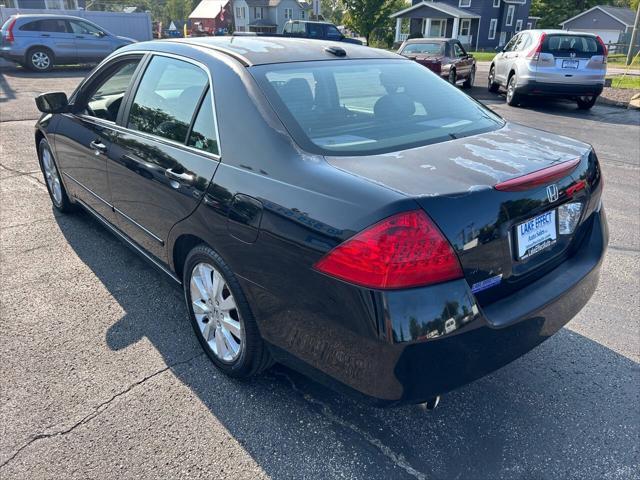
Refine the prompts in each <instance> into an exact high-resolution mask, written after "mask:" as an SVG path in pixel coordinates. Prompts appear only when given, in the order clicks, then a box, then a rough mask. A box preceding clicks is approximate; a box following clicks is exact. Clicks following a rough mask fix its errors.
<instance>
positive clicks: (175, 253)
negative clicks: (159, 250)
mask: <svg viewBox="0 0 640 480" xmlns="http://www.w3.org/2000/svg"><path fill="white" fill-rule="evenodd" d="M198 245H206V246H208V247H209V248H212V249H213V250H215V249H214V248H213V247H212V246H211V245H209V244H208V243H207V242H206V241H204V240H203V239H202V238H200V237H199V236H197V235H193V234H190V233H185V234H182V235H180V236H179V237H178V238H176V240H175V242H174V243H173V247H172V248H171V256H170V259H171V262H172V264H173V265H172V268H173V271H174V272H175V274H176V276H177V277H178V278H179V279H180V280H182V277H183V273H184V272H183V270H184V263H185V260H186V259H187V255H189V252H190V251H191V250H193V249H194V247H196V246H198Z"/></svg>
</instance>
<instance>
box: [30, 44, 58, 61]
mask: <svg viewBox="0 0 640 480" xmlns="http://www.w3.org/2000/svg"><path fill="white" fill-rule="evenodd" d="M36 49H42V50H46V51H47V52H49V54H50V55H51V60H55V59H56V54H55V52H54V51H53V50H52V49H51V48H50V47H47V46H46V45H40V44H38V45H31V46H30V47H29V48H28V49H27V51H26V52H25V54H24V61H25V62H28V61H29V55H30V54H31V52H33V51H34V50H36Z"/></svg>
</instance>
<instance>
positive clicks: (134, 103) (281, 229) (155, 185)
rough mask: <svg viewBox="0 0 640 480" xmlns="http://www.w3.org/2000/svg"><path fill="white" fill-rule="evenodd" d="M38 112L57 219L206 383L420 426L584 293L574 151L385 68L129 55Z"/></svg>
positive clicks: (592, 275)
mask: <svg viewBox="0 0 640 480" xmlns="http://www.w3.org/2000/svg"><path fill="white" fill-rule="evenodd" d="M37 104H38V106H39V108H40V110H41V111H43V112H44V114H43V116H42V117H41V119H40V120H39V121H38V123H37V125H36V130H35V141H36V145H37V149H38V155H39V160H40V165H41V167H42V170H43V173H44V176H45V178H46V183H47V186H48V188H49V193H50V194H51V199H52V201H53V204H54V206H55V208H56V209H58V210H60V211H61V212H70V211H72V210H73V209H74V208H76V207H78V206H81V207H82V208H84V209H85V210H87V211H88V212H90V213H91V214H92V215H94V216H95V217H96V218H97V219H98V220H99V221H101V222H102V223H103V224H104V225H105V226H106V227H107V228H108V229H110V230H111V231H112V232H113V233H115V234H116V235H117V236H118V237H120V238H121V239H122V240H123V241H124V242H126V243H128V244H129V245H130V246H131V247H132V248H133V249H135V250H136V251H137V252H139V253H140V255H142V256H144V257H146V259H147V260H149V261H150V262H151V263H152V264H154V265H155V266H156V267H157V268H159V269H160V270H162V271H163V272H165V273H166V274H167V275H168V276H169V277H170V278H172V279H173V280H174V281H175V282H177V283H178V284H181V285H182V286H183V288H184V295H185V300H186V304H187V308H188V312H189V315H190V317H191V322H192V324H193V328H194V330H195V333H196V335H197V337H198V339H199V341H200V342H201V344H202V346H203V348H204V350H205V351H206V352H207V354H208V355H209V356H210V357H211V359H212V361H213V362H214V363H215V364H216V365H217V366H218V367H219V368H220V369H221V370H222V371H223V372H225V373H226V374H228V375H232V376H236V377H248V376H251V375H255V374H257V373H258V372H260V371H261V370H263V369H265V368H266V367H268V366H269V365H270V364H271V363H272V362H281V363H283V364H286V365H288V366H290V367H291V368H294V369H296V370H299V371H301V372H303V373H305V374H307V375H309V376H311V377H313V378H315V379H317V380H319V381H321V382H323V383H325V384H327V385H329V386H331V387H333V388H336V389H339V390H341V391H344V392H347V393H351V394H354V395H356V396H359V397H360V398H362V399H363V400H369V401H372V402H374V403H376V404H379V405H393V404H403V403H419V402H425V401H427V402H428V401H432V399H434V398H436V397H437V396H438V395H439V394H442V393H444V392H447V391H450V390H452V389H454V388H456V387H459V386H461V385H463V384H465V383H468V382H470V381H472V380H474V379H477V378H479V377H481V376H483V375H485V374H487V373H489V372H491V371H493V370H495V369H497V368H499V367H501V366H503V365H505V364H507V363H508V362H510V361H512V360H514V359H515V358H517V357H519V356H521V355H523V354H524V353H525V352H527V351H529V350H530V349H531V348H533V347H534V346H536V345H538V344H539V343H540V342H542V341H543V340H545V339H547V338H549V337H550V336H551V335H553V334H554V333H555V332H556V331H558V330H559V329H560V328H561V327H562V326H563V325H565V324H566V323H567V322H568V321H569V320H570V319H571V318H572V317H573V316H574V315H575V314H576V313H578V311H579V310H580V309H581V308H582V307H583V306H584V305H585V303H586V302H587V301H588V300H589V298H590V296H591V295H592V294H593V291H594V289H595V288H596V284H597V281H598V275H599V269H600V263H601V260H602V258H603V254H604V252H605V249H606V245H607V242H608V232H607V224H606V220H605V215H604V210H603V208H602V203H601V200H600V198H601V194H602V187H603V182H602V178H601V173H600V167H599V164H598V160H597V158H596V154H595V153H594V151H593V149H592V148H591V147H590V146H589V145H586V144H584V143H581V142H578V141H574V140H571V139H568V138H565V137H560V136H558V135H554V134H551V133H546V132H543V131H539V130H534V129H531V128H525V127H523V126H520V125H516V124H510V123H507V122H505V121H504V120H502V119H501V118H500V117H499V116H497V115H496V114H495V113H493V112H491V111H490V110H488V109H487V108H485V107H483V106H482V105H480V104H478V103H476V102H475V101H473V100H472V99H470V98H469V97H468V96H467V95H465V94H464V93H462V92H460V91H458V90H457V89H456V88H455V87H453V86H452V85H449V84H447V82H445V81H444V80H441V79H440V78H439V77H438V76H437V75H435V74H433V73H432V72H430V71H429V70H428V69H425V68H424V67H422V66H420V65H418V64H416V63H415V62H412V61H411V60H407V59H405V58H403V57H401V56H399V55H396V54H392V53H389V52H385V51H381V50H376V49H372V48H367V47H362V46H357V45H348V44H344V43H339V44H338V43H331V42H324V41H310V40H304V39H293V38H291V39H288V38H254V37H236V38H234V37H226V38H221V37H215V38H196V39H190V40H176V41H154V42H149V43H139V44H135V45H131V46H129V47H124V48H122V49H120V50H118V51H117V53H114V54H112V55H111V56H110V57H108V58H107V59H106V60H105V61H104V62H102V63H101V64H100V65H99V66H98V67H97V68H96V69H95V70H94V71H93V72H92V73H91V74H90V75H89V76H88V77H87V78H86V79H85V80H84V81H83V82H82V83H81V84H80V85H79V87H78V88H77V90H76V91H75V92H74V93H73V95H72V96H71V97H70V98H67V97H66V96H65V95H64V94H62V93H48V94H44V95H42V96H40V97H39V98H38V99H37Z"/></svg>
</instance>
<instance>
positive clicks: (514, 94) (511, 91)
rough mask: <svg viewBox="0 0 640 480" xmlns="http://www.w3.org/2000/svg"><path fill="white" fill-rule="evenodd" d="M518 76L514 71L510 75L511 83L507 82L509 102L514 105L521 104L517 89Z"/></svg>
mask: <svg viewBox="0 0 640 480" xmlns="http://www.w3.org/2000/svg"><path fill="white" fill-rule="evenodd" d="M517 85H518V77H517V75H516V74H515V73H514V74H513V75H511V76H510V77H509V83H507V103H508V104H509V105H511V106H512V107H515V106H518V105H519V104H520V94H519V93H518V91H517V88H518V87H517Z"/></svg>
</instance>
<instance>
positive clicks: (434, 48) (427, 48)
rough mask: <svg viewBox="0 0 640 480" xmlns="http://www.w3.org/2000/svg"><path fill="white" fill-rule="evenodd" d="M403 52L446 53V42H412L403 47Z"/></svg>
mask: <svg viewBox="0 0 640 480" xmlns="http://www.w3.org/2000/svg"><path fill="white" fill-rule="evenodd" d="M402 53H403V54H406V53H423V54H426V55H444V43H442V42H429V43H410V44H408V45H407V46H405V47H404V49H402Z"/></svg>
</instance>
